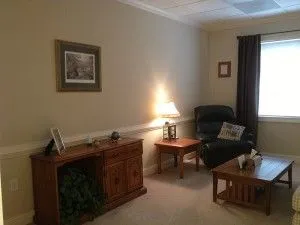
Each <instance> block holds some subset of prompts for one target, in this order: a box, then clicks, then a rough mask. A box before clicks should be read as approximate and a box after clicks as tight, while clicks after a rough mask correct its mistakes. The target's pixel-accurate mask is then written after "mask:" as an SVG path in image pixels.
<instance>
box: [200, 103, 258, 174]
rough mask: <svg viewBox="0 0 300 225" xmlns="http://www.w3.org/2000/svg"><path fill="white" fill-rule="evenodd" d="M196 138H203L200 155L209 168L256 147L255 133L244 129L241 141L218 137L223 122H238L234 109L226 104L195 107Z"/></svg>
mask: <svg viewBox="0 0 300 225" xmlns="http://www.w3.org/2000/svg"><path fill="white" fill-rule="evenodd" d="M194 113H195V122H196V138H197V139H198V140H201V150H200V151H201V152H200V157H201V158H202V160H203V162H204V164H205V165H206V166H207V167H208V168H214V167H216V166H218V165H220V164H223V163H224V162H226V161H228V160H230V159H233V158H235V157H237V156H239V155H241V154H244V153H250V152H251V149H252V148H254V143H253V139H252V138H253V135H251V133H250V132H249V131H248V130H247V128H246V129H245V130H244V132H243V135H242V137H241V140H240V141H232V140H224V139H218V138H217V136H218V134H219V133H220V130H221V127H222V125H223V122H229V123H234V124H237V122H236V118H235V116H234V113H233V110H232V108H231V107H229V106H224V105H205V106H198V107H196V108H195V109H194Z"/></svg>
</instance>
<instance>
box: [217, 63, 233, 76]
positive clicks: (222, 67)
mask: <svg viewBox="0 0 300 225" xmlns="http://www.w3.org/2000/svg"><path fill="white" fill-rule="evenodd" d="M230 76H231V61H226V62H219V64H218V77H220V78H224V77H230Z"/></svg>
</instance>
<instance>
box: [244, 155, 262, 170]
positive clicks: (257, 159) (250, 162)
mask: <svg viewBox="0 0 300 225" xmlns="http://www.w3.org/2000/svg"><path fill="white" fill-rule="evenodd" d="M261 160H262V158H261V156H259V155H255V156H253V158H248V159H247V161H246V169H248V170H251V169H253V168H254V167H256V166H258V165H260V164H261Z"/></svg>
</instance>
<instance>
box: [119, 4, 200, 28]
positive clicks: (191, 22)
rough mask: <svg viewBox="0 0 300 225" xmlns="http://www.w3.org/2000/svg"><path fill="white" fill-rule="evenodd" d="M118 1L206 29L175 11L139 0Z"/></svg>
mask: <svg viewBox="0 0 300 225" xmlns="http://www.w3.org/2000/svg"><path fill="white" fill-rule="evenodd" d="M117 1H118V2H120V3H123V4H126V5H130V6H133V7H136V8H138V9H142V10H145V11H148V12H151V13H153V14H156V15H160V16H163V17H166V18H169V19H171V20H175V21H179V22H181V23H184V24H187V25H190V26H193V27H196V28H199V29H202V30H204V31H205V29H203V27H202V26H201V24H200V23H196V22H195V21H192V20H189V19H186V18H183V17H182V16H178V15H175V14H173V13H169V12H166V11H164V10H162V9H159V8H156V7H154V6H150V5H147V4H145V3H142V2H139V1H136V0H117Z"/></svg>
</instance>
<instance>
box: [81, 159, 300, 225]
mask: <svg viewBox="0 0 300 225" xmlns="http://www.w3.org/2000/svg"><path fill="white" fill-rule="evenodd" d="M194 166H195V165H194V161H190V162H187V163H186V164H185V171H184V172H185V177H184V179H182V180H181V179H178V171H177V169H176V168H169V169H167V170H165V171H163V173H162V174H154V175H151V176H148V177H145V178H144V183H145V186H146V187H147V188H148V193H147V194H146V195H143V196H141V197H139V198H137V199H135V200H133V201H131V202H128V203H126V204H124V205H122V206H120V207H118V208H116V209H114V210H112V211H110V212H108V213H106V214H104V215H102V216H100V217H98V218H97V219H95V220H94V221H93V222H89V223H87V224H89V225H118V224H120V225H137V224H141V225H142V224H143V225H150V224H151V225H156V224H157V225H194V224H212V225H262V224H263V225H269V224H270V225H271V224H272V225H279V224H280V225H288V224H291V216H292V214H293V211H292V208H291V198H292V193H293V191H294V190H295V188H296V187H297V185H300V182H299V181H300V166H295V167H294V170H293V178H294V182H293V189H292V190H290V189H288V187H287V185H283V184H276V185H275V186H274V187H273V189H272V205H271V215H270V216H266V215H265V213H264V212H263V211H259V210H254V209H249V208H245V207H242V206H237V205H234V204H230V203H222V202H219V203H218V204H215V203H213V202H212V175H211V172H210V171H208V170H207V169H205V167H201V168H200V171H199V172H196V171H195V168H194ZM221 186H222V185H221Z"/></svg>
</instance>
